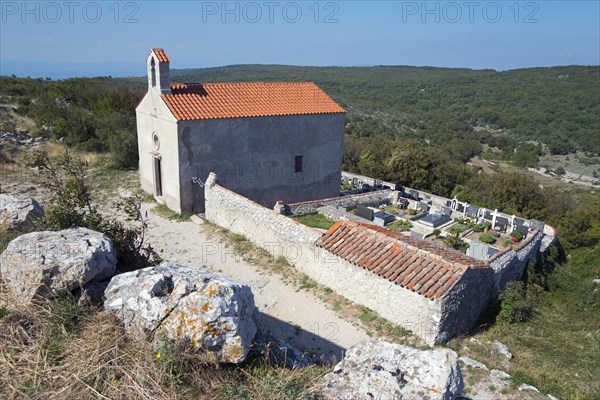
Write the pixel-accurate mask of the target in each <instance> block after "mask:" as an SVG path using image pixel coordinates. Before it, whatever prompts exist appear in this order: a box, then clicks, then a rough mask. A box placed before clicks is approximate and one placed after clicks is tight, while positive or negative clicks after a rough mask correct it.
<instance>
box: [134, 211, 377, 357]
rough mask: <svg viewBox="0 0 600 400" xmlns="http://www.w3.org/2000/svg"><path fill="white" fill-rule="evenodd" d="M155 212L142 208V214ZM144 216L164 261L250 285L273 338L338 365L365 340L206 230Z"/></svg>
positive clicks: (315, 301)
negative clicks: (349, 350)
mask: <svg viewBox="0 0 600 400" xmlns="http://www.w3.org/2000/svg"><path fill="white" fill-rule="evenodd" d="M153 206H155V204H144V210H150V209H151V208H152V207H153ZM147 215H148V232H147V240H148V242H149V243H150V244H151V245H152V246H153V247H154V248H155V249H156V250H157V251H158V252H160V254H161V256H162V257H163V259H164V260H165V261H172V262H180V263H183V264H190V265H197V266H198V267H203V266H204V268H206V269H208V270H209V271H213V272H223V273H224V274H226V275H228V276H230V277H232V278H233V279H234V280H236V281H238V282H240V283H245V284H248V285H250V287H251V288H252V292H253V293H254V299H255V302H256V306H257V307H258V309H259V310H260V311H261V314H262V322H263V326H264V327H265V328H267V329H268V330H270V331H271V332H272V333H273V335H274V336H275V337H278V338H281V339H284V340H286V341H288V342H290V343H291V344H293V345H295V346H297V347H298V348H299V349H301V350H303V351H306V352H308V353H309V354H315V355H317V356H321V355H322V356H324V357H325V358H326V359H328V360H331V359H332V357H335V359H337V360H339V359H340V358H341V356H342V352H343V351H344V350H345V349H347V348H348V347H350V346H352V345H354V344H355V343H357V342H359V341H361V340H365V339H368V338H369V336H368V335H367V333H366V332H365V331H364V330H362V329H360V328H359V327H357V326H353V325H352V324H351V323H349V322H347V321H345V320H343V319H342V318H340V317H339V316H337V315H336V313H335V312H334V311H333V310H331V309H329V308H327V306H326V305H325V304H324V303H323V302H322V301H321V300H319V299H317V298H315V297H314V295H312V294H310V293H309V292H306V291H296V288H295V287H294V286H292V285H290V284H287V283H284V282H283V280H282V278H281V277H280V276H279V275H277V274H275V273H268V272H266V271H264V270H262V269H260V268H259V267H256V266H253V265H250V264H249V263H247V262H245V261H244V260H243V259H242V257H241V256H239V255H237V254H235V252H234V251H233V249H231V248H228V247H226V246H225V244H223V243H220V242H219V240H218V238H215V237H214V233H213V232H211V231H210V230H209V229H207V228H206V227H204V226H202V225H196V224H195V223H193V222H190V221H184V222H178V221H170V220H168V219H165V218H162V217H160V216H158V215H156V214H154V213H153V212H151V211H148V214H147Z"/></svg>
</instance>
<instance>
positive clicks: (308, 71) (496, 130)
mask: <svg viewBox="0 0 600 400" xmlns="http://www.w3.org/2000/svg"><path fill="white" fill-rule="evenodd" d="M172 79H173V80H176V81H182V82H209V81H313V82H315V83H316V84H318V85H319V86H320V87H321V88H322V89H323V90H325V91H326V92H327V93H328V94H329V95H330V96H332V97H333V98H334V99H335V100H337V101H338V102H339V103H340V104H341V105H342V106H344V107H346V109H347V110H348V111H349V112H350V113H351V114H352V115H353V116H354V117H358V118H360V119H364V118H367V119H370V118H372V119H374V120H375V121H376V123H377V124H380V125H384V127H383V128H382V127H378V128H377V129H375V130H382V129H383V130H384V131H387V132H390V133H392V134H393V135H395V136H399V137H418V138H427V139H430V140H431V141H433V142H440V143H442V142H445V141H447V140H449V139H451V138H454V137H457V136H458V137H460V138H473V139H476V140H478V141H480V142H482V143H486V142H488V141H490V140H493V137H498V136H502V135H505V136H508V137H509V138H511V139H514V140H515V141H516V143H515V147H516V145H517V144H518V142H523V141H530V140H533V141H539V142H542V143H545V144H547V145H548V148H549V150H550V151H551V152H552V153H554V154H566V153H568V152H573V151H575V150H583V151H589V152H592V153H595V154H600V67H598V66H591V67H585V66H567V67H552V68H529V69H518V70H510V71H503V72H497V71H494V70H470V69H462V68H461V69H459V68H434V67H410V66H376V67H295V66H287V65H232V66H225V67H218V68H202V69H179V70H173V71H172ZM369 125H372V124H369ZM475 127H477V128H478V129H477V130H474V129H473V128H475ZM482 128H483V129H482ZM490 132H491V133H490ZM364 134H365V135H368V134H369V133H368V132H365V133H364ZM490 136H492V138H490Z"/></svg>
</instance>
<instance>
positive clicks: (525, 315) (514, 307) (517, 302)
mask: <svg viewBox="0 0 600 400" xmlns="http://www.w3.org/2000/svg"><path fill="white" fill-rule="evenodd" d="M499 297H500V313H499V314H498V320H499V321H500V322H505V323H509V324H514V323H519V322H526V321H528V320H529V319H530V318H531V313H532V308H531V306H530V305H529V304H528V302H527V298H526V292H525V285H524V283H523V282H521V281H514V282H509V283H508V284H507V285H506V289H504V291H503V292H502V293H500V296H499Z"/></svg>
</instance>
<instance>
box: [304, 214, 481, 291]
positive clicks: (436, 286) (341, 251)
mask: <svg viewBox="0 0 600 400" xmlns="http://www.w3.org/2000/svg"><path fill="white" fill-rule="evenodd" d="M316 244H317V246H319V247H322V248H323V249H325V250H327V251H329V252H330V253H332V254H334V255H336V256H338V257H340V258H342V259H344V260H346V261H348V262H350V263H352V264H354V265H357V266H359V267H362V268H365V269H367V270H369V271H371V272H373V273H374V274H376V275H378V276H380V277H382V278H385V279H387V280H389V281H390V282H394V283H395V284H397V285H400V286H402V287H404V288H407V289H410V290H412V291H413V292H417V293H419V294H420V295H422V296H425V297H426V298H429V299H433V298H440V297H442V296H444V295H445V294H446V293H448V292H449V291H450V289H452V287H454V285H455V284H456V282H458V280H459V279H460V278H461V277H462V276H463V274H464V273H465V271H466V270H467V269H469V268H486V267H487V264H486V263H484V262H482V261H479V260H476V259H474V258H471V257H467V256H465V255H464V254H462V253H459V252H457V251H454V250H450V249H446V248H442V247H439V246H436V245H435V244H434V243H432V242H428V241H426V240H421V239H416V238H411V237H407V236H404V235H402V234H400V233H397V232H394V231H390V230H389V229H385V228H381V227H378V226H373V225H366V224H361V223H358V222H354V221H349V220H346V219H341V220H339V221H337V222H336V223H335V224H334V225H333V226H332V227H331V228H330V229H329V230H328V231H327V233H325V235H323V236H322V237H321V238H320V239H319V240H318V241H317V243H316Z"/></svg>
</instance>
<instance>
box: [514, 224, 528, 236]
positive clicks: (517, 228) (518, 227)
mask: <svg viewBox="0 0 600 400" xmlns="http://www.w3.org/2000/svg"><path fill="white" fill-rule="evenodd" d="M515 231H517V232H519V233H520V234H521V235H523V236H527V233H528V232H529V229H528V228H527V227H526V226H525V225H515Z"/></svg>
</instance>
